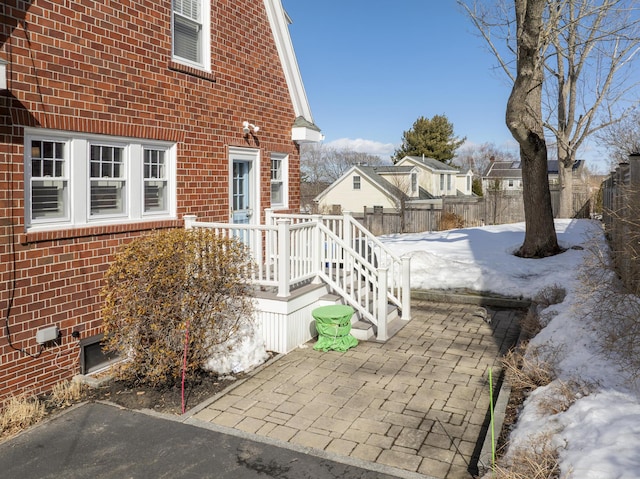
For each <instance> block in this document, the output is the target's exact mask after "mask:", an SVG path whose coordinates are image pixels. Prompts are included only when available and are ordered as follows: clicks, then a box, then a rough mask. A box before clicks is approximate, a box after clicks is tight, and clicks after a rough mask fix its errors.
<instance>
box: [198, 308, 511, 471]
mask: <svg viewBox="0 0 640 479" xmlns="http://www.w3.org/2000/svg"><path fill="white" fill-rule="evenodd" d="M479 309H481V308H480V307H478V306H474V305H460V304H447V303H432V302H426V301H422V300H414V301H413V303H412V316H413V318H412V320H411V321H409V322H408V323H407V324H406V326H405V327H404V328H403V329H402V330H400V331H399V332H398V333H397V334H396V335H395V336H394V337H393V338H392V339H390V340H389V341H388V342H386V343H384V344H382V343H375V342H360V343H359V344H358V346H357V347H355V348H353V349H350V350H349V351H347V352H344V353H341V352H334V351H330V352H318V351H315V350H313V349H312V345H313V342H311V343H308V344H307V345H304V346H303V347H301V348H298V349H296V350H294V351H292V352H290V353H289V354H286V355H284V356H282V357H280V358H279V359H278V360H277V361H274V362H272V363H271V364H269V365H268V366H267V367H264V368H262V369H260V370H259V371H258V372H256V373H255V374H254V375H252V376H251V377H249V378H248V379H247V380H245V381H244V382H242V383H241V384H239V385H238V386H237V387H235V388H233V389H231V390H228V391H227V392H226V393H225V394H224V395H222V396H220V397H217V398H215V400H213V401H212V402H211V403H210V404H208V405H206V407H204V408H202V409H200V410H199V411H198V412H197V413H196V414H195V415H194V416H193V418H192V420H195V421H196V422H201V421H206V422H211V423H214V424H216V425H218V426H226V427H230V428H233V429H237V430H240V431H244V432H245V433H251V434H255V435H257V436H263V437H267V438H271V439H275V440H278V441H284V442H286V443H289V444H293V445H296V446H302V447H307V448H312V450H317V451H324V452H326V453H331V454H337V455H339V456H346V457H350V458H354V459H358V460H361V461H368V462H372V463H376V464H382V465H386V466H390V467H391V468H397V470H398V471H400V472H401V471H408V472H410V473H412V474H413V475H419V474H422V475H425V476H427V477H434V478H438V479H459V478H460V479H462V478H464V479H468V478H470V477H471V476H470V474H469V472H468V469H469V466H470V465H471V466H472V468H473V467H474V465H475V463H476V462H477V459H478V457H477V456H478V451H479V449H478V447H479V446H478V444H481V443H482V441H483V440H484V437H485V435H486V418H487V413H488V410H489V404H490V398H489V387H488V370H489V368H492V369H493V371H494V373H493V374H494V376H495V377H498V375H499V373H500V362H499V356H500V355H501V354H503V353H504V352H506V350H507V349H508V348H509V347H510V346H511V345H512V344H514V342H515V340H516V338H517V335H518V332H519V319H520V317H521V315H522V314H523V313H522V311H520V310H490V309H489V310H488V317H489V318H490V319H491V324H488V323H487V322H486V321H485V320H483V318H482V317H481V316H479V315H478V314H476V313H477V312H478V310H479Z"/></svg>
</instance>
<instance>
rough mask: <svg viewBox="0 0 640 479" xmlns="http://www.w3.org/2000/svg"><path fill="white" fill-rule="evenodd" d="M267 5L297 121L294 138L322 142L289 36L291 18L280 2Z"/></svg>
mask: <svg viewBox="0 0 640 479" xmlns="http://www.w3.org/2000/svg"><path fill="white" fill-rule="evenodd" d="M264 6H265V8H266V10H267V17H268V18H269V23H270V24H271V31H272V32H273V37H274V39H275V42H276V48H277V49H278V55H279V57H280V63H282V68H283V70H284V76H285V78H286V80H287V86H288V87H289V93H290V95H291V102H292V103H293V110H294V112H295V115H296V121H295V123H294V125H293V127H292V130H291V139H292V140H294V141H298V142H317V141H321V140H322V138H323V136H322V134H321V133H320V129H319V128H318V127H317V126H316V125H315V124H314V123H313V116H312V115H311V107H310V106H309V100H308V99H307V93H306V91H305V89H304V84H303V83H302V75H301V74H300V68H299V67H298V60H297V59H296V54H295V51H294V50H293V43H292V42H291V36H290V35H289V27H288V25H289V23H290V20H291V19H290V18H289V16H288V15H287V13H286V12H285V11H284V8H283V7H282V2H281V0H264Z"/></svg>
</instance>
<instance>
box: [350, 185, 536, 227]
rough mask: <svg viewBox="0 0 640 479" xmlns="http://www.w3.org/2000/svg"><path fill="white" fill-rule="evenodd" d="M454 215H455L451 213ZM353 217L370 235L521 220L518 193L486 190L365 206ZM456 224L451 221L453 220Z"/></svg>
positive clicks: (519, 195)
mask: <svg viewBox="0 0 640 479" xmlns="http://www.w3.org/2000/svg"><path fill="white" fill-rule="evenodd" d="M454 215H455V216H454ZM353 217H354V218H355V219H357V220H358V221H359V222H360V223H362V225H363V226H364V227H365V228H367V229H368V230H369V231H371V232H372V233H373V234H374V235H376V236H379V235H385V234H394V233H418V232H422V231H438V230H441V229H449V228H454V227H461V226H464V227H472V226H482V225H485V224H503V223H517V222H519V221H524V207H523V205H522V194H520V193H517V194H514V193H508V192H498V193H491V192H489V193H488V194H486V195H485V196H484V197H474V198H457V197H454V198H444V199H443V200H442V201H440V200H438V201H437V202H433V203H429V204H413V205H409V206H407V207H405V208H404V209H403V210H402V211H399V210H396V209H384V210H383V209H381V208H380V209H379V208H365V210H364V212H363V213H353ZM456 219H457V220H459V221H460V224H455V220H456Z"/></svg>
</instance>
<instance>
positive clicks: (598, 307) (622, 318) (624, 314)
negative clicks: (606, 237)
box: [578, 245, 640, 380]
mask: <svg viewBox="0 0 640 479" xmlns="http://www.w3.org/2000/svg"><path fill="white" fill-rule="evenodd" d="M590 252H591V254H590V256H589V258H588V262H587V263H586V264H585V267H584V268H583V271H582V275H581V278H580V279H581V284H582V290H581V291H579V292H578V294H579V295H581V299H582V303H583V304H584V305H586V307H584V308H583V310H585V311H588V313H586V314H587V318H588V319H591V320H592V321H593V322H594V327H598V328H599V329H600V330H601V334H600V337H601V339H602V340H601V343H600V348H601V349H600V351H601V352H602V353H603V354H604V355H606V356H607V357H608V358H609V359H611V360H612V361H613V362H615V363H616V364H618V365H619V366H621V367H622V369H623V370H624V371H626V372H627V373H628V374H629V378H630V379H631V380H637V379H638V378H640V297H639V296H638V295H637V292H635V291H634V290H633V289H629V285H628V282H626V281H625V280H624V279H623V278H621V276H620V274H619V265H617V264H616V263H615V262H612V261H611V260H610V257H609V253H608V251H607V250H606V249H603V248H602V247H601V246H600V245H594V246H593V247H591V248H590Z"/></svg>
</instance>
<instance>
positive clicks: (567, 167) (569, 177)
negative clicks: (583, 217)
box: [557, 160, 575, 218]
mask: <svg viewBox="0 0 640 479" xmlns="http://www.w3.org/2000/svg"><path fill="white" fill-rule="evenodd" d="M574 163H575V161H571V160H567V162H565V161H562V160H558V180H559V183H560V209H559V211H558V215H557V216H558V218H573V216H574V214H575V211H574V209H573V165H574Z"/></svg>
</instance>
